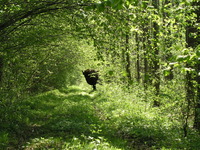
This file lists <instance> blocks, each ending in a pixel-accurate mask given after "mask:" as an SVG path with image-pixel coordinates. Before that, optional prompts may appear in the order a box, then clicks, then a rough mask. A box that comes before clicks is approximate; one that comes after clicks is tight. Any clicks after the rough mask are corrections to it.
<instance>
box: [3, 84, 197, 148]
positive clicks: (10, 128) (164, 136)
mask: <svg viewBox="0 0 200 150" xmlns="http://www.w3.org/2000/svg"><path fill="white" fill-rule="evenodd" d="M133 91H134V92H131V93H130V92H128V91H127V92H124V91H123V90H122V88H120V87H119V86H114V85H112V86H110V85H104V86H101V87H98V91H95V92H90V89H87V88H85V87H84V88H82V87H81V86H80V87H77V86H71V87H68V88H63V89H60V90H53V91H49V92H46V93H42V94H39V95H37V96H34V97H31V98H28V99H25V100H22V101H21V102H20V103H19V104H18V105H19V106H17V108H19V113H18V114H15V115H14V116H15V118H14V117H12V120H14V123H13V124H11V125H4V126H2V127H4V130H1V132H0V146H1V147H2V148H4V149H6V148H8V149H25V150H32V149H36V150H37V149H56V150H57V149H64V150H65V149H66V150H68V149H69V150H70V149H71V150H78V149H80V150H82V149H84V150H94V149H97V150H106V149H107V150H118V149H121V150H128V149H152V150H153V149H163V150H164V149H198V148H199V147H200V138H199V135H198V134H196V132H195V131H193V130H191V129H189V133H190V134H189V135H188V137H187V138H184V137H183V132H182V126H181V122H180V117H178V116H179V114H174V113H175V112H176V111H177V112H178V110H175V109H174V108H175V106H174V104H173V105H169V106H168V105H163V106H161V107H160V108H153V107H151V103H153V100H154V99H155V98H156V97H155V96H151V95H149V96H148V101H147V99H146V97H145V96H144V93H142V91H140V90H138V89H137V87H135V89H133ZM159 98H162V100H163V101H165V100H168V99H169V98H170V97H169V96H161V97H159ZM170 109H173V111H172V110H171V111H169V110H170Z"/></svg>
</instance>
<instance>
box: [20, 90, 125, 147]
mask: <svg viewBox="0 0 200 150" xmlns="http://www.w3.org/2000/svg"><path fill="white" fill-rule="evenodd" d="M97 96H98V93H97V92H94V93H92V94H90V93H87V92H85V91H84V90H83V91H82V90H80V89H79V88H77V87H70V88H69V89H62V90H54V91H50V92H46V93H43V94H40V95H38V96H36V97H33V98H31V101H30V100H27V102H26V105H27V104H28V105H29V107H31V109H30V110H29V112H28V114H27V115H28V116H29V118H32V119H31V120H29V122H28V124H27V127H26V128H25V129H24V132H26V133H27V135H26V136H24V139H23V140H22V141H24V142H22V143H21V144H20V145H21V146H22V147H23V148H24V149H27V150H28V149H40V148H51V147H56V148H59V149H68V148H69V149H71V148H72V149H73V148H81V149H84V148H89V149H90V148H92V149H93V148H94V149H95V148H99V149H108V150H110V149H113V150H117V149H121V148H117V147H119V146H120V145H124V144H125V143H123V142H122V141H121V142H115V141H120V140H117V138H116V137H113V140H111V137H112V135H110V136H108V134H109V133H108V132H107V131H106V130H108V129H106V127H105V125H104V119H103V118H102V115H103V114H101V110H99V109H98V108H97V106H96V104H95V101H96V98H97ZM109 130H112V129H109ZM112 132H114V131H112ZM21 138H22V137H21ZM112 141H113V142H112ZM120 147H121V146H120Z"/></svg>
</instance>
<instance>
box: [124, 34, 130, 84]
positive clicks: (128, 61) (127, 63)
mask: <svg viewBox="0 0 200 150" xmlns="http://www.w3.org/2000/svg"><path fill="white" fill-rule="evenodd" d="M125 52H126V55H125V56H126V73H127V77H128V84H129V85H130V84H131V82H132V77H131V60H130V53H129V35H128V33H127V34H126V47H125Z"/></svg>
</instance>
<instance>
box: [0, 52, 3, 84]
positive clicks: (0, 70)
mask: <svg viewBox="0 0 200 150" xmlns="http://www.w3.org/2000/svg"><path fill="white" fill-rule="evenodd" d="M2 78H3V56H0V87H1V84H2Z"/></svg>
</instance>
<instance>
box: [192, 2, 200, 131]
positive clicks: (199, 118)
mask: <svg viewBox="0 0 200 150" xmlns="http://www.w3.org/2000/svg"><path fill="white" fill-rule="evenodd" d="M193 6H194V7H197V8H196V10H195V13H196V15H197V23H198V24H199V23H200V1H198V2H194V3H193ZM194 32H196V33H197V37H196V38H195V40H194V39H193V40H194V41H195V42H194V44H195V48H196V49H197V47H196V46H198V45H200V29H196V28H195V29H194ZM199 47H200V46H199ZM197 50H199V49H197ZM195 68H196V73H197V74H196V77H195V80H196V84H197V96H196V103H195V118H194V128H196V129H198V130H199V131H200V76H199V75H198V74H199V73H200V62H199V60H197V61H196V66H195Z"/></svg>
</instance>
